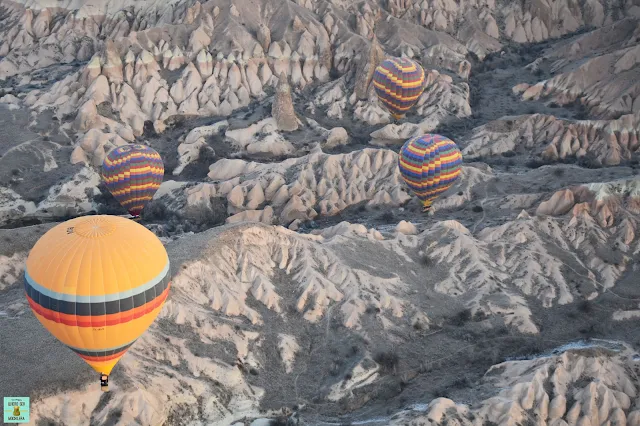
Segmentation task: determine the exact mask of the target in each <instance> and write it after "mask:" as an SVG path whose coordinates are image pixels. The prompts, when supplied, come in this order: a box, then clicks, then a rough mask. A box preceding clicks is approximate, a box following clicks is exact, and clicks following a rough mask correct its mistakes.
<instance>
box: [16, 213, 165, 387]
mask: <svg viewBox="0 0 640 426" xmlns="http://www.w3.org/2000/svg"><path fill="white" fill-rule="evenodd" d="M170 277H171V275H170V268H169V257H168V256H167V252H166V250H165V248H164V246H163V245H162V243H161V242H160V240H158V238H157V237H156V236H155V235H154V234H153V233H152V232H151V231H149V230H148V229H147V228H145V227H144V226H142V225H140V224H138V223H136V222H134V221H131V220H128V219H125V218H121V217H118V216H84V217H79V218H76V219H71V220H69V221H66V222H63V223H61V224H59V225H57V226H55V227H53V228H52V229H50V230H49V231H48V232H47V233H45V234H44V235H43V236H42V237H41V238H40V239H39V240H38V242H37V243H36V244H35V246H34V247H33V249H32V250H31V252H30V253H29V257H28V258H27V264H26V269H25V282H24V287H25V291H26V295H27V300H28V302H29V305H30V306H31V309H32V310H33V313H34V314H35V316H36V318H38V320H39V321H40V322H41V323H42V325H44V327H45V328H46V329H47V330H49V332H50V333H51V334H53V335H54V336H55V337H56V338H57V339H58V340H60V341H61V342H62V343H64V344H65V345H66V346H68V347H69V348H70V349H71V350H72V351H74V352H75V353H76V354H78V355H79V356H80V357H81V358H82V359H84V360H85V361H86V362H87V364H89V365H90V366H91V367H93V369H94V370H96V371H97V372H98V373H100V374H101V383H102V386H103V390H105V391H106V390H108V388H107V385H108V375H109V374H110V373H111V370H112V369H113V367H114V366H115V365H116V363H117V362H118V361H119V360H120V358H122V356H123V355H124V354H125V352H126V351H127V349H129V347H131V345H133V343H134V342H135V341H136V339H137V338H138V337H140V335H142V333H144V331H145V330H146V329H147V328H148V327H149V326H150V325H151V323H152V322H153V321H154V320H155V318H156V317H157V316H158V313H159V312H160V309H161V308H162V305H163V304H164V301H165V300H166V298H167V295H168V293H169V286H170Z"/></svg>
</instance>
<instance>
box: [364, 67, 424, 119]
mask: <svg viewBox="0 0 640 426" xmlns="http://www.w3.org/2000/svg"><path fill="white" fill-rule="evenodd" d="M424 84H425V77H424V70H423V69H422V67H421V66H420V65H419V64H418V63H417V62H415V61H413V60H411V59H409V58H391V59H386V60H384V61H382V63H381V64H380V65H378V67H377V68H376V71H375V73H374V74H373V86H374V88H375V90H376V93H377V94H378V99H380V101H381V102H382V103H383V104H384V106H385V107H386V108H387V109H388V110H389V112H390V113H391V115H392V116H393V118H395V119H396V120H399V119H400V118H402V117H403V116H404V115H405V114H406V113H407V111H409V110H410V109H411V107H413V106H414V105H415V104H416V102H418V98H420V95H421V94H422V91H423V90H424Z"/></svg>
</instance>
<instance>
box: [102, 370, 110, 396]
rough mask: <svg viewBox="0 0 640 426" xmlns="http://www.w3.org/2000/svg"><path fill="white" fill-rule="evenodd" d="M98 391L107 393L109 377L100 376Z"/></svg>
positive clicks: (106, 375) (105, 375)
mask: <svg viewBox="0 0 640 426" xmlns="http://www.w3.org/2000/svg"><path fill="white" fill-rule="evenodd" d="M100 389H101V390H102V392H109V375H108V374H100Z"/></svg>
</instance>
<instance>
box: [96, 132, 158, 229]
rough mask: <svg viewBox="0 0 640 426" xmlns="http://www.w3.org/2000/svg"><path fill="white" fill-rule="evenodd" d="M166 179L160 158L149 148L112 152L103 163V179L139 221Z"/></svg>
mask: <svg viewBox="0 0 640 426" xmlns="http://www.w3.org/2000/svg"><path fill="white" fill-rule="evenodd" d="M163 176H164V163H163V162H162V158H161V157H160V154H158V153H157V152H156V151H155V150H154V149H153V148H150V147H148V146H146V145H137V144H136V145H123V146H119V147H117V148H115V149H113V150H112V151H111V152H109V154H108V155H107V158H105V159H104V162H103V163H102V179H103V180H104V183H105V184H106V185H107V188H108V189H109V191H110V192H111V194H112V195H113V196H114V197H115V199H116V200H118V202H119V203H120V204H121V205H122V207H124V208H126V209H127V210H128V211H129V213H131V215H133V216H134V217H138V216H139V215H140V212H141V211H142V209H143V208H144V206H146V205H147V203H148V202H149V201H151V199H152V198H153V194H155V193H156V191H157V190H158V188H159V187H160V184H161V183H162V178H163Z"/></svg>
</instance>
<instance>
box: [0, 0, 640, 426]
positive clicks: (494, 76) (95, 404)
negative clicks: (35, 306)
mask: <svg viewBox="0 0 640 426" xmlns="http://www.w3.org/2000/svg"><path fill="white" fill-rule="evenodd" d="M387 56H407V57H411V58H413V59H414V60H416V61H418V62H420V63H421V64H422V66H423V67H424V69H425V74H426V77H427V84H426V88H425V91H424V93H423V94H422V96H421V97H420V99H419V101H418V103H417V104H416V106H415V107H414V108H413V109H412V110H411V111H410V113H409V114H408V115H407V117H406V118H405V119H403V120H401V121H398V122H395V121H394V120H393V119H392V118H391V116H390V114H389V113H388V112H387V111H386V110H385V109H384V108H383V107H382V105H381V104H380V103H379V102H378V101H377V98H376V95H375V91H374V90H373V86H372V85H371V79H372V75H373V70H374V69H375V67H376V66H377V64H378V63H379V62H381V61H382V60H383V59H384V58H385V57H387ZM0 129H1V130H0V241H1V242H2V243H1V244H0V330H1V331H0V333H1V336H2V337H1V339H0V341H1V343H0V361H2V365H3V366H4V367H3V369H2V372H0V394H1V396H23V395H29V396H31V398H32V402H31V406H32V411H31V417H32V419H33V421H32V423H33V424H37V425H50V424H53V425H58V424H62V425H85V424H86V425H89V424H91V425H94V424H95V425H98V424H99V425H116V424H117V425H134V424H139V425H162V424H164V425H181V424H184V425H232V424H233V425H236V426H239V425H243V426H245V425H253V426H260V425H285V424H292V425H293V424H296V425H298V424H299V425H302V424H305V425H346V424H354V425H355V424H362V425H364V424H366V425H416V426H417V425H465V426H466V425H473V426H481V425H489V426H491V425H501V426H503V425H505V426H516V425H549V426H565V425H569V426H595V425H608V426H613V425H629V426H631V425H640V399H639V395H640V379H639V376H638V374H639V373H640V371H639V368H640V365H639V364H638V363H640V355H639V354H638V352H639V347H638V346H639V345H640V333H638V331H637V327H636V324H637V321H638V318H639V317H640V290H638V286H637V278H636V277H637V276H636V275H635V274H636V272H637V269H638V261H639V260H640V244H639V241H640V237H639V236H638V226H639V224H640V180H639V178H638V177H637V175H638V170H639V165H640V162H639V161H638V160H639V158H640V157H639V153H638V148H639V147H640V143H639V139H640V1H638V0H621V1H611V0H587V1H582V2H575V1H570V0H557V1H555V2H540V1H525V2H495V1H493V0H460V1H458V2H456V1H450V0H424V1H421V2H420V1H412V0H383V1H372V0H363V1H360V2H350V1H343V0H331V1H324V0H296V1H289V0H287V1H280V0H277V1H276V0H252V1H241V0H233V1H232V0H211V1H207V2H199V1H191V0H187V1H184V0H177V1H174V2H160V1H156V0H142V1H136V2H127V1H120V0H119V1H109V2H107V1H104V0H92V1H88V2H76V1H69V0H62V1H58V2H56V3H55V4H53V3H51V2H45V1H43V0H15V1H10V2H9V1H6V2H2V3H0ZM426 132H437V133H440V134H443V135H445V136H448V137H450V138H452V139H453V140H454V141H456V143H458V145H459V146H460V148H461V150H462V153H463V156H464V158H465V164H464V165H463V169H462V175H461V178H460V180H459V181H458V182H457V183H456V185H454V187H452V188H451V189H450V190H449V191H448V192H447V193H445V194H444V195H443V196H442V197H440V198H439V199H438V200H437V201H436V202H435V203H434V206H433V208H432V210H431V212H430V213H429V214H425V213H422V212H421V206H420V205H419V202H418V201H417V200H416V199H415V197H413V195H412V194H411V193H410V192H408V189H407V187H406V186H405V184H404V183H403V181H402V178H401V176H400V174H399V171H398V168H397V151H398V149H399V148H400V146H401V145H402V144H403V143H404V141H405V140H406V139H408V138H410V137H412V136H416V135H420V134H423V133H426ZM128 143H144V144H148V145H150V146H151V147H153V148H154V149H156V150H157V151H158V152H159V153H160V154H161V155H162V157H163V159H164V162H165V178H164V183H163V184H162V186H161V187H160V189H159V190H158V192H157V193H156V195H155V197H154V200H153V201H152V202H151V203H150V204H149V205H148V206H147V207H146V209H145V210H144V211H143V213H142V222H141V223H142V224H143V225H145V226H147V227H148V228H149V229H151V230H152V231H153V232H155V233H156V234H157V235H158V236H159V237H160V238H161V240H162V241H163V242H164V243H165V245H166V248H167V251H168V253H169V257H170V259H171V263H172V267H173V271H172V272H173V275H174V279H173V286H172V291H171V293H170V296H169V299H168V301H167V302H166V305H165V307H164V309H163V311H162V313H161V314H160V317H159V318H158V320H157V321H156V323H155V324H154V325H152V327H151V328H150V329H149V331H148V332H147V333H145V334H144V335H143V336H142V337H141V338H140V339H139V340H138V342H137V343H136V344H135V345H134V346H133V347H132V348H131V349H130V350H129V351H128V353H127V355H126V356H125V357H124V358H123V359H122V360H121V362H120V363H119V364H118V366H117V367H116V369H115V370H114V373H113V375H112V379H111V382H112V383H111V388H112V390H111V392H109V393H107V394H103V393H102V392H101V391H100V389H99V387H98V385H97V381H96V377H95V376H94V374H93V372H92V371H89V370H90V369H89V368H88V367H87V366H86V365H85V364H84V363H83V362H82V361H81V360H80V359H79V358H78V357H77V356H76V355H74V354H73V353H72V352H71V351H69V350H68V349H66V348H64V347H63V346H62V345H60V344H59V343H58V342H56V341H55V339H54V338H53V337H52V336H50V335H49V334H48V333H47V332H46V330H44V329H43V328H42V327H41V325H40V324H39V323H38V321H37V320H36V319H35V317H34V316H33V315H32V313H31V311H30V310H29V309H28V306H27V303H26V300H25V299H24V295H23V291H22V289H21V284H20V283H21V280H22V275H21V274H22V272H23V269H24V266H23V265H24V261H25V259H26V257H27V254H28V252H29V250H30V248H31V246H32V245H33V244H34V243H35V241H36V240H37V239H38V238H39V237H40V236H41V235H42V234H43V233H44V232H46V230H48V229H49V228H50V227H52V226H53V225H54V224H55V223H57V222H60V221H63V220H65V219H68V218H71V217H76V216H79V215H85V214H116V215H123V214H125V211H124V209H123V208H122V207H120V205H119V204H118V203H117V202H116V201H115V199H114V198H113V197H112V196H111V195H110V194H109V192H108V191H107V189H106V187H105V186H104V184H102V183H101V179H100V174H99V167H100V165H101V164H102V161H103V159H104V157H105V155H106V153H107V152H108V151H109V150H110V149H112V148H113V147H115V146H120V145H124V144H128ZM25 336H29V338H28V339H27V338H25Z"/></svg>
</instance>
